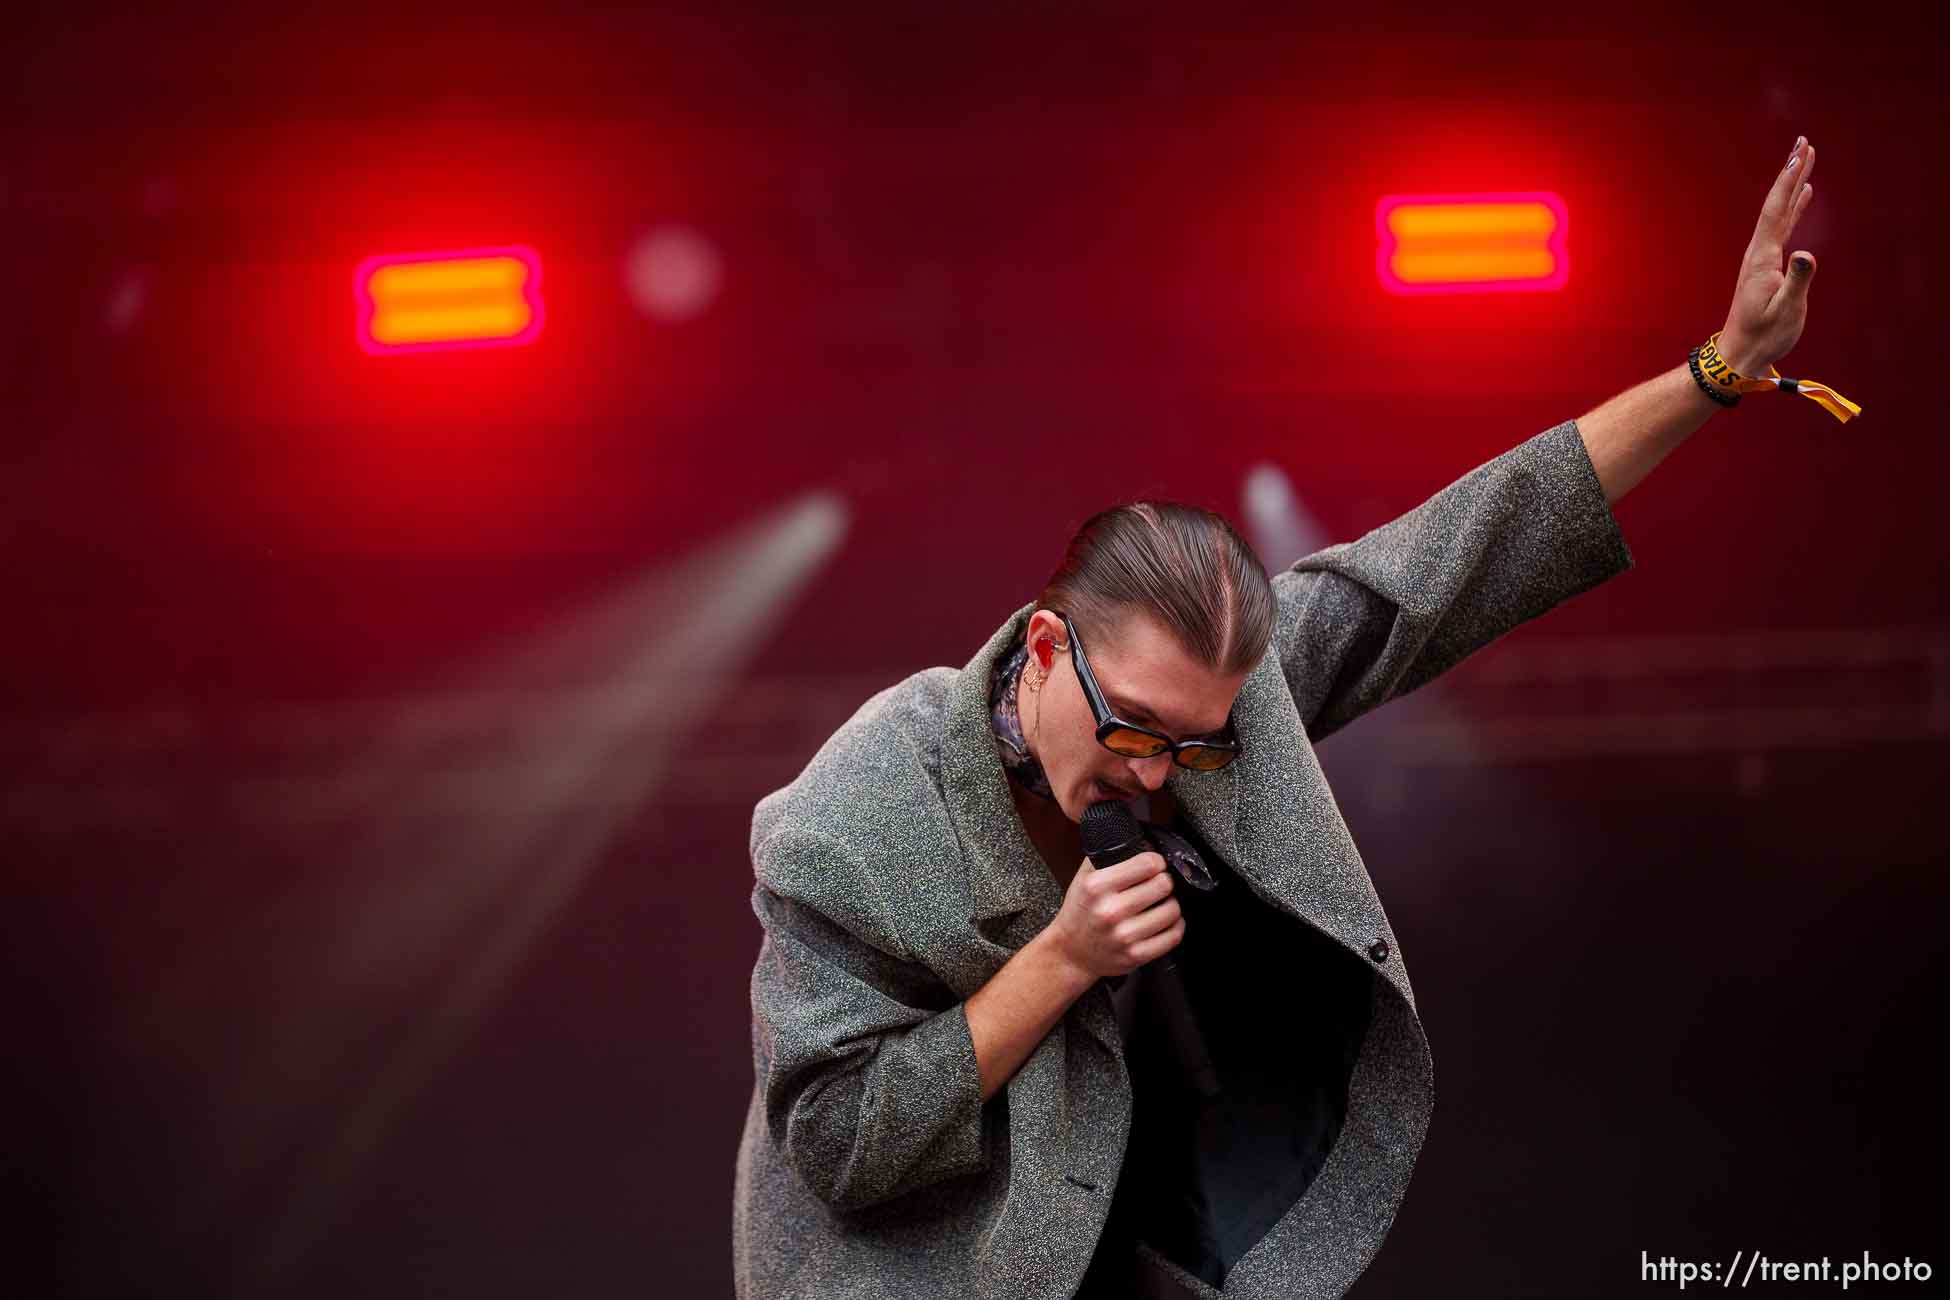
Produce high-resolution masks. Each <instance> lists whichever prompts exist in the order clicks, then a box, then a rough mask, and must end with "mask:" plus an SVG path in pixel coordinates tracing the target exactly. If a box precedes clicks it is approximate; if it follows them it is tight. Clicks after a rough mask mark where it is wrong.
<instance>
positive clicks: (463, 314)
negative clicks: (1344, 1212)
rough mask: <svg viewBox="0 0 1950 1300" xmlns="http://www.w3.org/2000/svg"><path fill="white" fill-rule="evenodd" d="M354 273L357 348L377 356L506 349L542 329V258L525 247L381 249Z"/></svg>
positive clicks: (527, 340)
mask: <svg viewBox="0 0 1950 1300" xmlns="http://www.w3.org/2000/svg"><path fill="white" fill-rule="evenodd" d="M352 279H353V290H354V292H355V294H356V295H357V297H358V302H359V346H360V347H362V348H364V349H365V350H366V351H367V352H370V353H373V354H374V355H381V354H384V353H391V352H431V351H443V350H446V349H450V348H480V347H509V346H513V345H514V344H518V343H527V342H530V341H532V340H533V339H534V338H535V336H536V335H538V334H540V333H541V331H542V292H541V290H542V259H541V257H540V255H539V254H537V253H536V252H535V250H534V249H532V248H529V247H527V246H525V245H519V244H513V245H507V246H505V247H500V248H473V249H466V250H463V251H458V252H450V253H382V254H379V255H377V256H374V257H368V258H366V259H365V260H364V261H362V262H360V263H359V266H358V269H357V270H356V271H355V272H354V273H353V277H352Z"/></svg>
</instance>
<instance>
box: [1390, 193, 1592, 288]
mask: <svg viewBox="0 0 1950 1300" xmlns="http://www.w3.org/2000/svg"><path fill="white" fill-rule="evenodd" d="M1569 224H1570V214H1569V212H1568V211H1567V210H1566V208H1565V206H1564V200H1563V199H1561V198H1559V197H1558V196H1557V195H1555V194H1552V193H1550V192H1549V191H1548V190H1526V191H1521V192H1508V191H1506V192H1498V193H1487V194H1390V195H1386V196H1385V197H1383V198H1382V199H1381V201H1380V202H1378V203H1376V204H1375V213H1374V225H1375V236H1376V239H1377V241H1378V245H1377V248H1376V251H1375V274H1376V275H1377V276H1378V277H1380V280H1381V285H1382V287H1383V288H1384V289H1386V290H1388V292H1390V293H1401V294H1416V293H1522V292H1529V291H1534V290H1544V289H1562V288H1563V287H1564V285H1565V282H1566V281H1567V280H1568V279H1569V278H1570V274H1571V255H1570V251H1569V249H1568V248H1567V247H1566V245H1565V232H1566V229H1567V227H1568V226H1569Z"/></svg>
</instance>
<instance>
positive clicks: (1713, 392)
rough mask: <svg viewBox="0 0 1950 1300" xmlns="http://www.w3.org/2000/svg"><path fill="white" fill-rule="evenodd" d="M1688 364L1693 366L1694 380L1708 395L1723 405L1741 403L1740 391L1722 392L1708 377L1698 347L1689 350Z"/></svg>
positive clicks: (1687, 355)
mask: <svg viewBox="0 0 1950 1300" xmlns="http://www.w3.org/2000/svg"><path fill="white" fill-rule="evenodd" d="M1686 364H1687V365H1689V366H1691V367H1692V368H1693V382H1694V383H1696V384H1698V385H1699V386H1700V388H1701V389H1702V390H1704V391H1705V393H1706V395H1707V396H1708V397H1710V398H1712V399H1713V400H1714V401H1716V402H1718V403H1719V404H1720V405H1721V406H1738V405H1740V397H1741V395H1740V394H1739V393H1726V392H1722V391H1720V389H1719V388H1718V387H1716V386H1715V385H1714V384H1713V383H1712V382H1711V381H1710V380H1708V379H1707V377H1706V372H1705V371H1703V370H1701V369H1700V368H1699V349H1698V348H1694V349H1693V350H1692V351H1691V352H1688V353H1687V354H1686Z"/></svg>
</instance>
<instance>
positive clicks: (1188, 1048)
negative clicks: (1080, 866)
mask: <svg viewBox="0 0 1950 1300" xmlns="http://www.w3.org/2000/svg"><path fill="white" fill-rule="evenodd" d="M1080 824H1081V826H1082V829H1083V851H1084V853H1085V855H1087V856H1088V857H1089V859H1090V865H1091V866H1093V867H1095V868H1097V869H1098V870H1099V871H1101V870H1103V869H1104V868H1105V867H1114V866H1116V865H1117V864H1118V863H1120V862H1123V861H1125V860H1126V859H1129V858H1134V857H1136V856H1137V855H1138V854H1140V853H1143V852H1145V851H1146V850H1147V849H1149V848H1150V847H1151V845H1150V843H1149V841H1147V840H1146V839H1145V838H1144V831H1143V830H1142V829H1141V828H1140V827H1139V826H1138V821H1137V818H1135V817H1133V816H1132V815H1131V810H1130V809H1129V808H1126V807H1125V806H1124V805H1123V804H1122V803H1120V802H1118V801H1117V800H1115V799H1106V800H1105V801H1104V802H1102V803H1093V804H1091V805H1090V806H1089V807H1088V808H1086V809H1084V810H1083V820H1082V822H1081V823H1080ZM1175 955H1176V954H1174V953H1169V952H1168V953H1166V954H1165V955H1164V956H1162V957H1157V958H1154V959H1152V960H1151V961H1149V962H1147V963H1146V964H1145V970H1146V971H1147V972H1148V978H1147V981H1146V982H1147V983H1148V984H1149V985H1150V986H1151V988H1152V990H1153V991H1154V992H1156V993H1157V995H1158V1011H1159V1014H1160V1016H1161V1017H1162V1018H1163V1019H1164V1022H1165V1029H1166V1032H1167V1033H1168V1034H1169V1036H1170V1038H1171V1046H1172V1052H1173V1054H1174V1055H1175V1056H1177V1058H1178V1063H1179V1065H1181V1066H1182V1067H1184V1070H1185V1074H1186V1076H1187V1077H1188V1078H1189V1079H1190V1080H1191V1081H1192V1086H1193V1087H1194V1088H1196V1089H1197V1090H1198V1093H1199V1095H1200V1096H1201V1097H1204V1098H1205V1099H1206V1100H1208V1101H1210V1100H1211V1099H1212V1098H1214V1097H1217V1096H1218V1095H1219V1072H1218V1071H1217V1070H1215V1069H1213V1068H1212V1057H1211V1054H1210V1053H1208V1052H1207V1051H1206V1050H1205V1035H1203V1034H1201V1033H1200V1032H1199V1028H1198V1021H1197V1020H1196V1019H1195V1018H1194V1017H1193V1015H1192V1004H1191V1001H1190V999H1188V998H1187V997H1186V996H1185V981H1184V977H1183V976H1181V975H1180V974H1179V973H1178V963H1177V962H1176V961H1175V960H1174V957H1175Z"/></svg>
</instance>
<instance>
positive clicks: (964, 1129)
mask: <svg viewBox="0 0 1950 1300" xmlns="http://www.w3.org/2000/svg"><path fill="white" fill-rule="evenodd" d="M758 856H759V858H760V861H759V862H758V864H757V865H758V868H759V884H758V885H757V887H756V888H755V889H754V891H753V893H752V909H753V911H755V912H756V913H757V914H758V919H759V922H760V924H761V925H762V926H763V927H764V931H765V937H764V940H763V942H762V943H761V944H760V948H759V956H758V963H757V965H756V967H755V968H754V970H753V973H752V989H751V994H752V1021H753V1027H754V1035H755V1041H756V1054H755V1059H756V1068H757V1070H758V1073H759V1085H760V1088H761V1090H762V1093H763V1096H764V1102H765V1118H766V1124H767V1126H768V1128H769V1130H770V1132H771V1137H772V1141H773V1143H774V1144H775V1145H776V1146H777V1147H778V1149H779V1150H781V1151H782V1152H783V1153H784V1154H785V1157H786V1159H787V1160H788V1162H789V1163H790V1164H791V1165H792V1167H793V1168H794V1169H796V1170H797V1171H798V1173H799V1176H800V1177H801V1179H803V1180H804V1182H805V1183H806V1185H807V1186H808V1187H809V1188H811V1189H812V1190H813V1192H814V1193H815V1194H816V1195H817V1196H818V1197H819V1198H820V1199H821V1200H822V1201H824V1202H826V1203H827V1204H828V1205H830V1206H832V1207H833V1208H835V1209H838V1210H857V1209H863V1208H866V1207H868V1206H871V1205H875V1204H877V1203H879V1202H881V1201H886V1200H891V1199H892V1198H894V1197H896V1196H900V1195H902V1194H904V1193H906V1192H910V1191H913V1190H915V1189H916V1188H920V1187H925V1186H927V1185H929V1184H931V1183H936V1182H940V1181H942V1180H944V1179H948V1178H953V1177H956V1176H957V1175H960V1174H966V1173H970V1172H973V1171H975V1170H978V1169H981V1168H984V1167H986V1166H987V1164H988V1163H989V1156H988V1144H987V1132H986V1130H985V1128H984V1125H985V1123H986V1122H987V1120H986V1116H985V1112H984V1109H983V1104H982V1081H981V1075H980V1072H979V1071H978V1070H977V1068H976V1064H975V1043H974V1039H973V1037H972V1036H971V1035H970V1033H969V1028H968V1015H967V1010H966V1007H965V1004H964V1003H962V1002H961V1001H960V1000H959V999H957V998H956V997H955V996H954V994H953V992H952V991H950V990H949V989H948V988H947V986H946V985H944V984H942V983H941V982H940V981H939V980H938V979H937V978H936V977H935V976H934V975H933V974H932V973H931V972H929V971H928V970H927V969H926V968H925V967H923V966H921V965H919V964H917V963H914V962H910V961H903V960H900V959H898V958H896V957H894V956H892V955H891V954H889V953H888V952H886V951H884V950H883V948H882V947H880V946H877V944H876V943H875V942H869V941H868V938H866V937H863V936H873V937H874V938H875V939H877V940H878V941H879V942H880V943H885V942H886V940H885V938H884V937H883V936H882V935H881V934H879V933H877V926H875V925H874V924H871V923H869V922H868V921H867V920H866V918H868V917H869V916H872V915H875V914H878V915H879V916H881V917H882V918H884V917H885V913H884V911H883V910H882V909H881V908H880V907H879V906H878V904H879V898H878V895H877V894H876V892H875V889H874V885H873V882H872V881H871V879H870V878H869V877H868V876H867V874H866V873H864V872H861V871H859V870H858V869H857V867H856V866H855V864H854V863H853V862H852V860H851V859H850V857H849V856H848V855H847V854H846V852H845V851H844V849H843V848H842V847H841V846H840V845H838V844H836V843H835V842H834V841H832V840H830V839H828V838H825V837H823V836H815V835H810V834H806V833H803V832H801V833H789V834H782V835H778V836H774V837H772V838H771V839H769V840H767V841H766V842H765V844H764V845H763V846H761V847H760V848H759V850H758ZM829 898H830V899H831V900H832V901H831V902H827V901H826V900H827V899H829ZM835 917H842V918H845V920H846V922H847V923H846V924H842V923H841V922H840V921H839V920H836V919H834V918H835Z"/></svg>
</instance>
